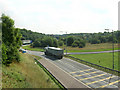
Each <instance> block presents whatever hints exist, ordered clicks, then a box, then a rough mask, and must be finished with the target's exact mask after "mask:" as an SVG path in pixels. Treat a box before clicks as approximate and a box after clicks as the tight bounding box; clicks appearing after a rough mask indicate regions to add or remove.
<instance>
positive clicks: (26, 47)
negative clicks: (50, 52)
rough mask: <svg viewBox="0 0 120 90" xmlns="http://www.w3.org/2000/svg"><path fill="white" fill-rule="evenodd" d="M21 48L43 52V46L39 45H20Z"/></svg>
mask: <svg viewBox="0 0 120 90" xmlns="http://www.w3.org/2000/svg"><path fill="white" fill-rule="evenodd" d="M22 48H23V49H26V50H31V51H40V52H43V51H44V49H43V48H40V47H35V48H33V47H31V46H30V45H28V46H22Z"/></svg>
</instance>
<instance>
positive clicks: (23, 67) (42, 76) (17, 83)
mask: <svg viewBox="0 0 120 90" xmlns="http://www.w3.org/2000/svg"><path fill="white" fill-rule="evenodd" d="M35 57H36V56H35ZM36 58H38V59H39V57H36ZM20 59H21V63H17V62H13V63H11V64H10V66H9V67H6V66H5V65H3V68H2V88H59V87H58V85H56V84H55V83H54V82H53V80H52V79H51V78H50V77H49V75H47V74H46V73H45V72H44V71H43V68H40V67H39V65H37V64H35V61H34V59H33V57H32V55H29V54H22V53H21V54H20Z"/></svg>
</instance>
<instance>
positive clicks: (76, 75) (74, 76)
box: [74, 71, 99, 77]
mask: <svg viewBox="0 0 120 90" xmlns="http://www.w3.org/2000/svg"><path fill="white" fill-rule="evenodd" d="M96 72H99V71H95V72H90V73H85V74H81V75H74V77H78V76H83V75H89V74H92V73H96Z"/></svg>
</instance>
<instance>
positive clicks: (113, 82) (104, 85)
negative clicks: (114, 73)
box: [99, 80, 120, 88]
mask: <svg viewBox="0 0 120 90" xmlns="http://www.w3.org/2000/svg"><path fill="white" fill-rule="evenodd" d="M119 81H120V80H117V81H115V82H111V83H109V84H107V85H103V86H100V87H99V88H104V87H106V86H108V85H113V84H114V83H117V82H119Z"/></svg>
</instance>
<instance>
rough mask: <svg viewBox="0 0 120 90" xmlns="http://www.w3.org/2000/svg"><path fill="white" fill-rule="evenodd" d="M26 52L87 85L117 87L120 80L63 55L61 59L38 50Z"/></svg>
mask: <svg viewBox="0 0 120 90" xmlns="http://www.w3.org/2000/svg"><path fill="white" fill-rule="evenodd" d="M27 53H28V54H32V55H37V56H40V57H42V58H44V59H45V60H47V61H49V62H51V63H53V64H54V65H56V66H57V67H59V68H60V69H61V70H63V71H65V72H66V73H68V74H69V75H70V76H71V77H73V78H75V79H77V80H78V81H79V82H82V83H83V84H84V85H85V86H87V87H90V88H116V89H117V88H118V82H120V79H119V77H118V76H115V75H111V74H109V73H106V72H103V71H100V70H97V69H94V68H92V67H89V66H87V65H84V64H81V63H78V62H76V61H73V60H71V59H68V58H65V57H64V58H63V59H55V58H53V57H50V56H46V55H44V53H43V52H38V51H27ZM109 79H110V82H109Z"/></svg>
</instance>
